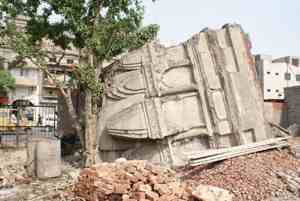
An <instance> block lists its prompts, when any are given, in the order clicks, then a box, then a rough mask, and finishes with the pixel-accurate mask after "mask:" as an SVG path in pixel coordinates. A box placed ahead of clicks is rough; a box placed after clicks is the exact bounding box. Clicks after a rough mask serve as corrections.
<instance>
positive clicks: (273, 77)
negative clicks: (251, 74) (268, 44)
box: [255, 55, 300, 101]
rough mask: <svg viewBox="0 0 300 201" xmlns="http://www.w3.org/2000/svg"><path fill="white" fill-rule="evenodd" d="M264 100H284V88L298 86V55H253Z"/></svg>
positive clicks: (299, 78) (299, 66) (299, 59)
mask: <svg viewBox="0 0 300 201" xmlns="http://www.w3.org/2000/svg"><path fill="white" fill-rule="evenodd" d="M255 63H256V70H257V77H258V79H259V81H260V83H261V86H262V92H263V97H264V100H266V101H267V100H278V101H282V100H284V98H285V97H284V88H286V87H292V86H300V57H290V56H288V57H282V58H277V59H273V58H272V56H267V55H257V56H255Z"/></svg>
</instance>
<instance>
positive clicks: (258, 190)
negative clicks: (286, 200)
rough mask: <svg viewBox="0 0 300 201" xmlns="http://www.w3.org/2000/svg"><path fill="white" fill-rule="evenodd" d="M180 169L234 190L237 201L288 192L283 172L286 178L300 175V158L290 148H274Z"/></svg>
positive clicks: (200, 181)
mask: <svg viewBox="0 0 300 201" xmlns="http://www.w3.org/2000/svg"><path fill="white" fill-rule="evenodd" d="M180 172H181V174H182V178H183V179H184V180H186V181H193V182H196V183H198V184H206V185H213V186H217V187H220V188H224V189H226V190H228V191H230V192H232V193H233V194H234V195H235V198H234V200H235V201H239V200H243V201H258V200H267V199H269V198H272V197H279V196H281V195H283V194H286V192H289V191H290V190H289V186H288V185H290V184H287V182H285V181H283V179H282V177H283V176H282V175H285V178H287V176H286V174H288V175H291V173H294V174H297V175H299V173H300V161H297V160H296V159H295V158H294V157H293V156H292V155H290V154H289V153H288V151H287V150H284V151H277V150H276V151H274V150H273V151H265V152H261V153H255V154H251V155H246V156H240V157H237V158H233V159H228V160H225V161H223V162H219V163H214V164H210V165H201V166H196V167H193V168H185V169H183V170H180ZM283 173H284V174H283ZM279 175H280V176H279ZM288 178H289V177H288Z"/></svg>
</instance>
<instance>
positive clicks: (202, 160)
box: [189, 138, 288, 166]
mask: <svg viewBox="0 0 300 201" xmlns="http://www.w3.org/2000/svg"><path fill="white" fill-rule="evenodd" d="M287 146H288V142H287V138H278V139H277V138H276V139H270V140H265V141H262V142H258V143H252V144H248V145H241V146H237V147H232V148H226V149H222V150H212V151H210V152H208V153H200V154H198V155H197V154H196V155H193V156H190V157H189V165H190V166H197V165H203V164H208V163H213V162H217V161H222V160H226V159H230V158H234V157H238V156H242V155H248V154H252V153H257V152H261V151H266V150H269V149H275V148H283V147H287Z"/></svg>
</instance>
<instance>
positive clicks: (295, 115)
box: [285, 86, 300, 127]
mask: <svg viewBox="0 0 300 201" xmlns="http://www.w3.org/2000/svg"><path fill="white" fill-rule="evenodd" d="M285 96H286V103H287V126H288V127H289V126H292V125H293V124H297V125H298V126H300V86H296V87H289V88H286V89H285Z"/></svg>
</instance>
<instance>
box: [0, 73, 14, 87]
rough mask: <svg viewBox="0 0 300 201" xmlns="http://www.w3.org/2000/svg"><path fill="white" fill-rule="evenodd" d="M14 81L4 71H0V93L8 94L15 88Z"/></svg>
mask: <svg viewBox="0 0 300 201" xmlns="http://www.w3.org/2000/svg"><path fill="white" fill-rule="evenodd" d="M15 83H16V80H15V78H14V77H12V75H11V74H10V73H9V72H8V71H6V70H0V92H8V91H9V90H11V89H14V88H15Z"/></svg>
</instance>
